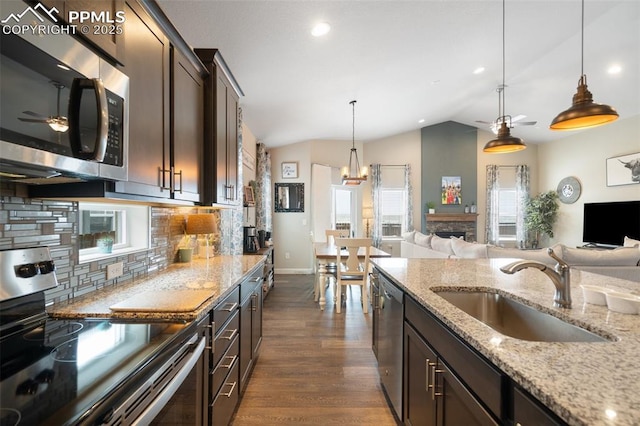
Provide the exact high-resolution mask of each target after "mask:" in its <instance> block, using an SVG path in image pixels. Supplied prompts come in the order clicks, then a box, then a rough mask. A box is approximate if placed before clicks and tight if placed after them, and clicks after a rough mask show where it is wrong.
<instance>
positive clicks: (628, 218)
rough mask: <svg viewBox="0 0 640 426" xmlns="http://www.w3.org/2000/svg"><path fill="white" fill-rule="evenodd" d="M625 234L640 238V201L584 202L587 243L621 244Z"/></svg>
mask: <svg viewBox="0 0 640 426" xmlns="http://www.w3.org/2000/svg"><path fill="white" fill-rule="evenodd" d="M625 236H627V237H629V238H633V239H635V240H640V201H617V202H611V203H585V204H584V226H583V228H582V240H583V241H584V242H585V243H586V244H595V245H600V246H608V247H615V246H621V245H622V243H623V241H624V237H625Z"/></svg>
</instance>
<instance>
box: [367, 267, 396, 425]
mask: <svg viewBox="0 0 640 426" xmlns="http://www.w3.org/2000/svg"><path fill="white" fill-rule="evenodd" d="M372 275H373V276H372V283H373V286H374V293H378V294H379V296H378V297H375V299H374V330H375V331H374V335H373V339H374V342H373V346H374V348H376V349H377V356H378V372H379V374H380V381H381V382H382V387H383V389H384V391H385V393H386V395H387V398H388V400H389V402H390V403H391V406H392V409H393V411H394V414H395V415H396V416H397V418H398V420H400V421H402V336H403V329H402V327H403V323H404V321H403V317H404V306H403V305H404V303H403V292H402V290H400V288H398V287H396V286H395V285H394V284H392V283H391V281H390V280H389V279H387V278H386V277H385V276H384V275H382V274H380V273H379V271H377V270H376V271H375V272H374V274H372Z"/></svg>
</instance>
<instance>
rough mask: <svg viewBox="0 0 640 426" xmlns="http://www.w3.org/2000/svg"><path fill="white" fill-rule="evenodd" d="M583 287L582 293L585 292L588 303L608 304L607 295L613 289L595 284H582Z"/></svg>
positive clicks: (585, 299)
mask: <svg viewBox="0 0 640 426" xmlns="http://www.w3.org/2000/svg"><path fill="white" fill-rule="evenodd" d="M580 287H582V294H584V301H585V302H587V303H591V304H592V305H603V306H606V305H607V297H606V294H607V293H609V292H610V291H611V290H609V289H607V288H604V287H598V286H595V285H586V284H583V285H580Z"/></svg>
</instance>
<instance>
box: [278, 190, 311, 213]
mask: <svg viewBox="0 0 640 426" xmlns="http://www.w3.org/2000/svg"><path fill="white" fill-rule="evenodd" d="M275 185H276V190H275V191H274V196H275V200H274V204H273V205H274V207H275V209H274V210H275V211H276V213H287V212H296V213H297V212H304V183H276V184H275Z"/></svg>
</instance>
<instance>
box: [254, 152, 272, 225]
mask: <svg viewBox="0 0 640 426" xmlns="http://www.w3.org/2000/svg"><path fill="white" fill-rule="evenodd" d="M256 151H257V154H256V156H257V157H258V167H257V170H256V194H255V198H256V229H260V230H264V231H267V232H271V225H272V217H271V200H272V197H271V154H270V153H269V152H268V151H267V147H266V146H265V145H264V144H263V143H258V144H257V147H256Z"/></svg>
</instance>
